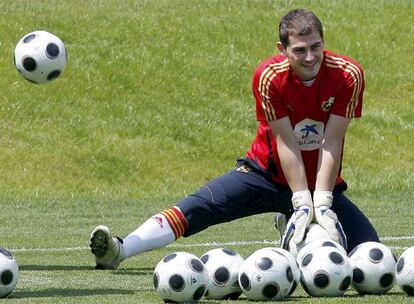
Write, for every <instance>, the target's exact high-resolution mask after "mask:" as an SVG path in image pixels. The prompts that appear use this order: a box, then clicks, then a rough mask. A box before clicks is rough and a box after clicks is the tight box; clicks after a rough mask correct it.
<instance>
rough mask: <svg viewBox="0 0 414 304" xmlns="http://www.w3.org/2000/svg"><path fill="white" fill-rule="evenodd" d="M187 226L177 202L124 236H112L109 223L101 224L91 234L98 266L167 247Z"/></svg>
mask: <svg viewBox="0 0 414 304" xmlns="http://www.w3.org/2000/svg"><path fill="white" fill-rule="evenodd" d="M187 226H188V225H187V221H186V219H185V218H184V216H183V214H182V213H181V210H180V209H179V208H178V207H176V206H174V207H172V208H170V209H166V210H163V211H161V212H160V213H158V214H156V215H154V216H153V217H151V218H149V219H148V220H146V221H145V222H144V223H143V224H142V225H140V226H139V227H138V228H137V229H136V230H134V231H133V232H131V233H130V234H129V235H128V236H126V237H125V239H123V240H122V239H121V238H119V237H114V236H112V234H111V232H110V230H109V228H108V227H106V226H102V225H101V226H98V227H96V228H95V229H94V230H93V232H92V234H91V237H90V247H91V251H92V253H93V254H94V255H95V261H96V269H114V268H117V267H118V266H119V263H120V262H122V261H123V260H125V259H127V258H129V257H132V256H134V255H137V254H139V253H142V252H146V251H150V250H154V249H157V248H161V247H165V246H167V245H169V244H171V243H172V242H174V241H175V240H176V239H177V238H179V237H180V236H181V235H182V234H183V233H184V232H185V231H186V229H187Z"/></svg>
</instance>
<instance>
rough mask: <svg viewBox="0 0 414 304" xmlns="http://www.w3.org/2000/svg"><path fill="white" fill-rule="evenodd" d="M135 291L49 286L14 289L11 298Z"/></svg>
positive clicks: (109, 293)
mask: <svg viewBox="0 0 414 304" xmlns="http://www.w3.org/2000/svg"><path fill="white" fill-rule="evenodd" d="M133 293H134V292H133V291H131V290H127V289H96V288H93V289H78V288H49V289H45V290H39V291H14V292H13V293H12V294H11V295H10V296H9V298H26V299H27V298H52V297H82V296H95V295H96V296H102V295H131V294H133Z"/></svg>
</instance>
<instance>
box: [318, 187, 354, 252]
mask: <svg viewBox="0 0 414 304" xmlns="http://www.w3.org/2000/svg"><path fill="white" fill-rule="evenodd" d="M332 201H333V195H332V191H319V190H315V192H314V193H313V205H314V207H315V221H316V223H318V224H319V225H321V226H322V228H324V229H325V230H326V231H327V232H328V234H329V236H330V237H331V238H332V240H334V241H335V242H338V243H340V244H341V245H342V247H344V248H345V249H346V248H347V240H346V235H345V233H344V230H343V229H342V225H341V223H339V221H338V217H337V215H336V213H335V212H334V211H332V209H331V207H332Z"/></svg>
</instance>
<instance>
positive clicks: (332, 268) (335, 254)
mask: <svg viewBox="0 0 414 304" xmlns="http://www.w3.org/2000/svg"><path fill="white" fill-rule="evenodd" d="M310 244H311V243H310ZM310 244H309V245H310ZM304 249H305V248H304ZM297 259H298V261H297V262H298V264H299V268H300V270H301V274H302V276H301V284H302V287H303V289H304V290H305V291H306V293H308V294H309V295H311V296H314V297H339V296H341V295H343V294H344V293H345V292H346V291H347V290H348V288H349V286H350V285H351V281H352V267H351V264H350V263H349V260H348V257H347V256H346V254H344V253H343V252H342V250H340V249H338V248H336V247H333V246H321V247H313V248H312V250H307V251H306V252H305V253H304V254H303V255H300V252H299V255H298V257H297Z"/></svg>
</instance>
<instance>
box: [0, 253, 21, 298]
mask: <svg viewBox="0 0 414 304" xmlns="http://www.w3.org/2000/svg"><path fill="white" fill-rule="evenodd" d="M18 280H19V266H18V264H17V261H16V259H15V258H14V257H13V256H12V254H11V253H10V252H9V251H7V250H6V249H4V248H0V298H5V297H7V296H8V295H9V294H10V293H11V292H12V291H13V290H14V288H15V287H16V285H17V281H18Z"/></svg>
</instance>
